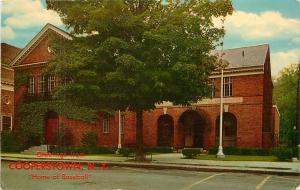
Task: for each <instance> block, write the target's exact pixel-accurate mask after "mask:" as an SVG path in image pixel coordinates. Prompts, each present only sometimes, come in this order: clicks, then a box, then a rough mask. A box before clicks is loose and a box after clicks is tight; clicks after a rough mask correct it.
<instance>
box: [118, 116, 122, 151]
mask: <svg viewBox="0 0 300 190" xmlns="http://www.w3.org/2000/svg"><path fill="white" fill-rule="evenodd" d="M121 142H122V135H121V111H120V110H119V137H118V148H122V144H121Z"/></svg>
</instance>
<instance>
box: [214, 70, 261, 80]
mask: <svg viewBox="0 0 300 190" xmlns="http://www.w3.org/2000/svg"><path fill="white" fill-rule="evenodd" d="M260 74H264V72H263V71H257V72H244V73H224V77H233V76H246V75H260ZM220 77H221V75H220V74H216V75H212V76H210V77H209V78H211V79H213V78H220Z"/></svg>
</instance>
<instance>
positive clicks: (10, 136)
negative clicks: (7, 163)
mask: <svg viewBox="0 0 300 190" xmlns="http://www.w3.org/2000/svg"><path fill="white" fill-rule="evenodd" d="M21 150H22V146H21V143H20V142H19V141H18V138H17V136H16V134H14V133H12V132H11V131H2V132H1V152H20V151H21Z"/></svg>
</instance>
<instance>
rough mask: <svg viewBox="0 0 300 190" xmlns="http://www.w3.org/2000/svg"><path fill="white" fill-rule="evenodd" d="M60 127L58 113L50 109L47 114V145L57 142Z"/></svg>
mask: <svg viewBox="0 0 300 190" xmlns="http://www.w3.org/2000/svg"><path fill="white" fill-rule="evenodd" d="M58 128H59V120H58V114H57V113H56V112H52V111H49V112H47V114H46V116H45V134H44V135H45V143H46V144H47V145H55V144H57V132H58Z"/></svg>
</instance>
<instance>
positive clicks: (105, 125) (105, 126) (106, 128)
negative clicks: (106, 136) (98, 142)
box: [102, 116, 109, 133]
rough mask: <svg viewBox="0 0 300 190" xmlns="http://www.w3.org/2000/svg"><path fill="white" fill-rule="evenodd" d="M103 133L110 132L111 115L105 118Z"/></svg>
mask: <svg viewBox="0 0 300 190" xmlns="http://www.w3.org/2000/svg"><path fill="white" fill-rule="evenodd" d="M102 130H103V133H109V116H105V117H104V118H103V129H102Z"/></svg>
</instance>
